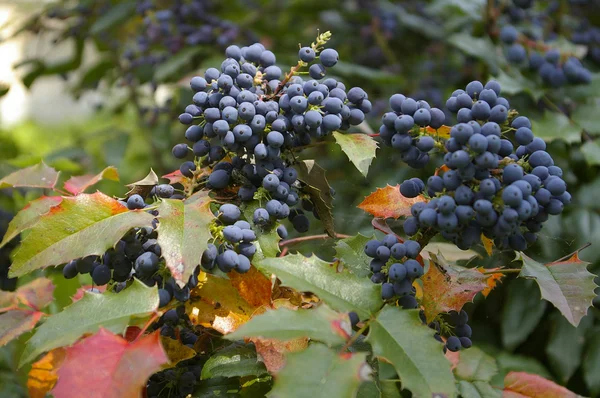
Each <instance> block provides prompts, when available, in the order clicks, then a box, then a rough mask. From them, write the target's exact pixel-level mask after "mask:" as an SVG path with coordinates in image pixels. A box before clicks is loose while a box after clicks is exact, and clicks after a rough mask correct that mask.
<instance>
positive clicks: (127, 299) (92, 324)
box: [19, 279, 158, 366]
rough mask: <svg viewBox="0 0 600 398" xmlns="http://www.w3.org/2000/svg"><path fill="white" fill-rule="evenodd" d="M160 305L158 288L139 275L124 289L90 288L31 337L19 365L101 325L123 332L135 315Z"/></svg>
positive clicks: (112, 330) (113, 330)
mask: <svg viewBox="0 0 600 398" xmlns="http://www.w3.org/2000/svg"><path fill="white" fill-rule="evenodd" d="M157 308H158V290H157V288H156V287H152V288H150V287H147V286H146V285H144V284H143V283H142V282H140V281H138V280H137V279H135V280H134V282H133V284H132V285H131V286H129V287H128V288H127V289H125V290H123V291H122V292H120V293H113V292H110V291H107V292H105V293H103V294H99V293H90V292H86V293H85V294H84V296H83V298H82V299H81V300H79V301H76V302H74V303H73V304H71V305H70V306H68V307H66V308H65V309H64V310H63V311H62V312H59V313H58V314H55V315H52V316H50V317H49V318H48V319H47V320H46V322H44V323H43V324H42V325H41V326H40V327H39V328H38V329H37V331H36V332H35V334H34V335H33V336H32V337H31V339H29V341H28V342H27V345H26V347H25V350H24V351H23V355H22V356H21V361H20V364H19V366H23V365H24V364H26V363H28V362H30V361H32V360H33V359H35V358H36V357H37V356H38V355H40V354H41V353H43V352H46V351H50V350H52V349H53V348H57V347H64V346H67V345H71V344H72V343H74V342H75V341H77V339H79V338H80V337H81V336H83V335H84V334H86V333H94V332H96V331H97V330H98V329H99V328H100V327H103V328H106V329H108V330H110V331H111V332H113V333H123V331H124V330H125V328H126V327H127V325H128V324H129V323H130V321H131V318H132V317H146V316H148V315H149V314H150V313H152V312H153V311H155V310H156V309H157Z"/></svg>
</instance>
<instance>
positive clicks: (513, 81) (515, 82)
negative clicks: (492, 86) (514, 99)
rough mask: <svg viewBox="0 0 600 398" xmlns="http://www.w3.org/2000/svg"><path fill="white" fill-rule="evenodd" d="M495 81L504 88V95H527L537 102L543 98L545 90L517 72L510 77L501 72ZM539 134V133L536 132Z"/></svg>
mask: <svg viewBox="0 0 600 398" xmlns="http://www.w3.org/2000/svg"><path fill="white" fill-rule="evenodd" d="M493 79H495V80H497V81H498V83H500V85H501V86H502V94H503V95H506V94H508V95H516V94H519V93H527V94H529V95H530V96H531V98H533V99H534V100H535V101H537V100H539V99H540V98H542V96H543V95H544V90H543V89H542V88H541V87H539V86H538V85H537V84H536V83H535V82H533V81H531V80H529V79H527V78H526V77H525V76H523V75H521V74H520V73H519V72H518V71H516V70H511V74H510V75H508V74H506V73H505V72H504V71H502V70H500V72H499V73H498V75H497V76H496V77H494V78H493ZM536 134H539V132H536Z"/></svg>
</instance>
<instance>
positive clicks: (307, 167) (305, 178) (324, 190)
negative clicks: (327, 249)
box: [296, 160, 336, 238]
mask: <svg viewBox="0 0 600 398" xmlns="http://www.w3.org/2000/svg"><path fill="white" fill-rule="evenodd" d="M296 170H297V171H298V179H299V180H300V181H302V182H303V183H305V184H306V187H304V188H303V190H304V191H305V192H307V193H308V195H309V196H310V199H311V201H312V202H313V204H314V205H315V208H316V210H317V214H319V218H320V219H321V222H322V223H323V226H324V227H325V231H327V234H328V235H329V236H331V237H332V238H335V236H336V235H335V227H334V224H333V213H332V212H331V209H332V208H333V196H332V195H331V187H330V186H329V182H328V181H327V177H325V170H323V169H322V168H321V166H319V165H318V164H317V162H315V161H314V160H304V161H302V162H298V163H297V164H296Z"/></svg>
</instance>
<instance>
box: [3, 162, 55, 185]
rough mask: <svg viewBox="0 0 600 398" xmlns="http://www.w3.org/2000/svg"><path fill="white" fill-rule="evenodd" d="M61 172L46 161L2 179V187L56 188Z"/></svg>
mask: <svg viewBox="0 0 600 398" xmlns="http://www.w3.org/2000/svg"><path fill="white" fill-rule="evenodd" d="M58 175H59V172H58V171H56V170H54V169H53V168H52V167H49V166H47V165H46V164H45V163H44V162H42V163H38V164H36V165H34V166H31V167H27V168H25V169H22V170H17V171H15V172H14V173H11V174H9V175H7V176H6V177H4V178H2V179H1V180H0V189H2V188H16V187H29V188H54V186H55V185H56V181H57V180H58Z"/></svg>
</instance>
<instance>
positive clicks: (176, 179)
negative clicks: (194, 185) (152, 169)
mask: <svg viewBox="0 0 600 398" xmlns="http://www.w3.org/2000/svg"><path fill="white" fill-rule="evenodd" d="M162 178H166V179H167V180H169V184H178V183H179V184H181V183H182V182H183V180H184V178H185V177H184V176H183V174H181V171H180V170H179V169H177V170H175V171H174V172H172V173H169V174H165V175H164V176H162Z"/></svg>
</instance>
